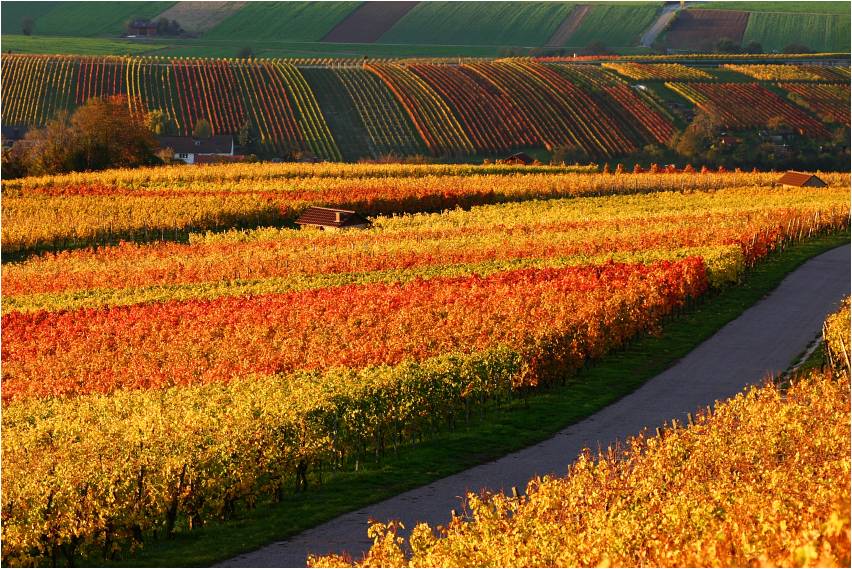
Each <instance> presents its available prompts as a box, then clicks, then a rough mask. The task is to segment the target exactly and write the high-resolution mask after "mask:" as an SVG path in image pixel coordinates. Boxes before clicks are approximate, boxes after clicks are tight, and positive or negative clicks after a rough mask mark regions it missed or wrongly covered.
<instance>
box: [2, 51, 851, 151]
mask: <svg viewBox="0 0 852 569" xmlns="http://www.w3.org/2000/svg"><path fill="white" fill-rule="evenodd" d="M569 61H573V60H572V59H568V60H564V61H563V60H558V59H556V60H531V59H504V60H492V61H489V60H477V61H470V62H467V63H463V64H458V63H450V62H441V61H433V62H428V63H427V62H421V61H417V60H411V61H406V60H400V61H394V62H390V61H388V62H381V63H379V62H369V63H366V64H363V65H348V64H346V62H345V60H338V61H335V60H280V59H257V60H233V59H229V60H224V59H218V60H217V59H196V58H156V57H124V58H119V57H70V56H31V55H5V54H4V55H3V71H2V73H3V77H2V79H3V87H2V89H3V90H2V96H3V101H4V109H3V117H2V122H3V125H4V126H11V125H25V126H28V127H38V126H42V125H44V124H46V123H47V121H49V120H50V119H51V118H53V117H54V116H56V114H57V113H58V112H60V111H72V110H73V109H75V108H76V107H78V106H80V105H82V104H83V103H85V102H86V101H87V100H88V99H89V98H92V97H106V96H113V95H122V96H126V97H127V102H128V105H129V107H130V110H131V112H133V113H135V114H137V116H140V117H144V116H145V115H146V114H147V113H148V112H150V111H153V110H159V111H162V112H163V114H164V115H165V121H164V124H163V129H164V130H163V133H164V134H175V135H184V136H188V135H189V134H190V133H191V132H192V130H193V128H194V126H195V125H196V124H197V123H198V121H200V120H202V119H206V120H208V121H209V122H210V123H211V125H212V129H213V133H214V134H237V133H238V132H239V131H240V130H241V129H244V128H248V130H249V134H250V139H251V141H250V144H248V145H247V147H246V148H244V149H242V152H243V153H254V154H259V155H261V156H264V157H282V158H292V157H298V156H302V155H304V154H305V153H308V154H310V155H315V156H317V157H319V158H323V159H327V160H341V159H344V160H347V161H357V160H359V159H361V158H377V157H380V156H383V155H387V154H395V155H399V156H406V155H414V154H425V155H429V156H432V157H434V158H438V159H443V160H447V159H450V160H458V159H463V160H468V161H471V160H472V161H477V160H481V159H482V158H499V157H503V156H506V155H507V154H510V153H512V152H515V151H518V150H526V151H529V152H533V153H534V154H535V155H537V156H544V157H547V156H549V155H550V154H552V153H557V152H561V153H562V155H564V156H565V157H566V158H567V159H569V160H571V161H574V160H581V161H585V160H597V161H608V160H613V159H619V158H623V157H628V156H632V155H635V154H637V153H640V152H641V151H643V149H645V148H646V147H647V146H648V145H656V146H662V145H665V144H667V143H668V142H669V140H670V139H671V137H672V135H674V134H675V133H676V132H678V131H679V130H681V129H682V128H683V127H684V126H685V124H686V121H685V118H684V117H685V116H686V115H684V112H685V111H684V106H687V107H692V110H691V111H689V112H690V113H694V112H695V111H696V110H698V109H701V110H703V111H705V112H708V113H710V114H711V115H713V116H715V117H717V119H718V120H719V121H720V124H721V125H722V126H723V127H725V128H729V129H734V130H738V131H754V130H756V129H757V128H761V127H762V128H766V127H767V126H769V125H770V123H772V121H773V120H776V119H777V117H782V118H783V121H784V123H785V124H787V125H790V126H791V127H795V128H796V129H797V130H798V131H799V133H800V134H803V135H807V136H808V137H809V138H810V139H815V140H827V139H829V138H830V137H831V133H832V132H833V130H834V129H835V128H837V127H842V126H846V127H848V126H849V114H848V112H844V109H848V105H849V72H848V69H844V68H842V67H826V66H814V65H807V64H806V65H799V66H795V65H774V66H773V65H752V64H745V65H725V66H723V67H719V66H718V65H707V66H703V67H695V66H685V65H680V64H675V63H671V62H669V63H659V64H642V63H636V62H627V61H625V62H622V63H607V62H604V63H603V64H598V63H597V62H596V61H589V62H586V63H583V64H578V63H569ZM659 61H662V62H664V61H666V60H659ZM671 61H673V60H671ZM727 61H730V62H731V63H734V62H737V61H739V60H738V59H736V58H731V59H728V60H727ZM637 79H639V80H641V81H643V82H644V83H645V84H643V85H642V86H641V88H639V87H636V85H635V83H636V80H637ZM777 81H783V82H784V83H777ZM541 152H543V153H544V154H541ZM566 152H567V153H568V154H567V155H566V154H565V153H566Z"/></svg>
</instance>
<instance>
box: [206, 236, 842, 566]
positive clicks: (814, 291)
mask: <svg viewBox="0 0 852 569" xmlns="http://www.w3.org/2000/svg"><path fill="white" fill-rule="evenodd" d="M849 289H850V247H849V245H844V246H842V247H838V248H836V249H833V250H831V251H828V252H827V253H824V254H822V255H820V256H818V257H815V258H814V259H811V260H810V261H808V262H807V263H805V264H804V265H802V266H801V267H800V268H799V269H797V270H796V271H794V272H793V273H791V274H790V275H788V276H787V278H785V279H784V281H783V282H782V283H781V285H780V286H779V287H778V288H777V289H776V290H775V291H773V292H772V293H771V294H770V295H769V296H767V297H766V298H764V299H763V300H761V301H760V302H758V303H757V304H755V305H754V306H752V307H751V308H749V309H748V310H746V311H745V312H744V313H743V314H742V315H741V316H740V317H739V318H738V319H736V320H735V321H733V322H730V323H729V324H728V325H726V326H725V327H724V328H722V330H720V331H719V332H717V333H716V334H715V335H714V336H713V337H711V338H710V339H708V340H707V341H705V342H704V343H703V344H701V345H700V346H698V347H697V348H696V349H695V350H693V351H692V352H691V353H690V354H689V355H688V356H686V357H685V358H683V359H682V360H680V361H679V362H677V363H676V364H675V365H674V366H673V367H671V368H669V369H668V370H667V371H665V372H663V373H661V374H660V375H658V376H656V377H655V378H653V379H651V380H650V381H648V382H647V383H646V384H645V385H643V386H642V387H640V388H639V389H638V390H636V391H635V392H633V393H632V394H630V395H628V396H626V397H624V398H622V399H620V400H619V401H617V402H615V403H613V404H612V405H610V406H609V407H606V408H605V409H602V410H601V411H599V412H598V413H596V414H594V415H592V416H591V417H589V418H587V419H585V420H583V421H581V422H580V423H577V424H575V425H572V426H570V427H568V428H566V429H564V430H562V431H560V432H559V433H558V434H556V435H555V436H554V437H553V438H551V439H549V440H546V441H544V442H542V443H540V444H537V445H534V446H532V447H529V448H526V449H524V450H521V451H519V452H516V453H513V454H510V455H508V456H505V457H503V458H501V459H499V460H496V461H494V462H490V463H487V464H483V465H480V466H477V467H474V468H471V469H469V470H466V471H464V472H461V473H459V474H455V475H453V476H449V477H447V478H443V479H441V480H438V481H436V482H434V483H432V484H429V485H427V486H423V487H421V488H417V489H414V490H411V491H409V492H405V493H404V494H400V495H399V496H396V497H394V498H391V499H388V500H385V501H383V502H380V503H378V504H374V505H372V506H369V507H366V508H362V509H360V510H357V511H355V512H351V513H348V514H345V515H343V516H340V517H338V518H336V519H334V520H331V521H329V522H327V523H325V524H322V525H320V526H318V527H316V528H313V529H311V530H308V531H305V532H303V533H301V534H299V535H297V536H294V537H293V538H292V539H289V540H287V541H281V542H277V543H273V544H271V545H269V546H266V547H264V548H262V549H259V550H257V551H254V552H251V553H247V554H244V555H240V556H238V557H235V558H233V559H230V560H228V561H226V562H224V563H222V564H221V565H220V566H222V567H300V566H304V564H305V558H306V555H307V554H308V552H312V553H328V552H343V551H347V552H349V553H350V554H352V555H353V556H359V554H360V553H361V552H363V551H364V550H365V549H366V548H368V547H369V546H370V541H369V540H368V539H367V520H368V519H369V518H374V519H377V520H382V521H386V520H389V519H400V520H402V521H403V523H404V524H405V527H406V528H409V529H410V528H412V527H414V524H415V523H416V522H419V521H426V522H429V523H430V524H432V525H435V524H442V523H446V522H447V521H448V519H449V511H450V510H451V509H452V508H459V507H460V504H461V499H460V496H463V495H464V494H465V492H466V490H474V491H477V490H480V489H483V488H489V489H492V490H493V489H497V490H499V489H504V490H507V491H508V490H509V489H510V488H511V487H512V486H517V488H518V489H519V490H523V488H525V486H526V482H527V481H528V480H529V479H530V478H532V477H533V476H535V475H544V474H549V473H556V474H563V473H564V472H566V469H567V465H568V463H570V462H571V461H572V460H573V459H574V458H575V457H576V456H577V455H578V454H579V453H580V451H581V450H582V449H583V448H584V447H590V448H593V449H594V448H597V446H598V444H600V445H601V446H603V447H604V448H605V447H606V446H607V445H609V444H611V443H613V442H615V441H616V440H624V439H625V438H627V437H629V436H631V435H633V434H635V433H638V432H639V431H641V430H642V429H643V428H645V427H648V428H651V429H653V428H654V427H657V426H660V425H662V424H663V423H664V422H666V421H668V420H671V419H672V418H677V419H679V421H685V420H686V413H688V412H691V411H694V410H696V409H698V408H701V407H705V406H707V405H712V404H713V403H714V402H715V401H716V400H721V399H726V398H728V397H731V396H732V395H734V394H736V393H738V392H739V391H741V390H742V389H743V388H744V387H746V386H747V385H750V384H754V383H760V381H761V380H762V379H763V378H764V377H765V376H766V375H767V374H768V373H776V374H777V373H779V372H782V371H784V370H785V369H787V367H788V366H789V365H790V364H791V363H792V362H793V360H794V359H795V358H796V357H797V356H799V355H800V354H801V352H802V351H803V350H804V349H805V348H806V347H807V346H808V344H809V343H810V342H811V341H812V340H813V339H814V338H815V337H816V336H817V334H819V332H820V330H821V327H822V321H823V320H824V319H825V317H826V316H827V315H828V314H829V313H830V312H832V311H833V310H834V309H835V307H836V306H837V304H838V302H839V300H840V299H841V298H842V297H843V296H845V295H848V294H849Z"/></svg>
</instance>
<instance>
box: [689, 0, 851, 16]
mask: <svg viewBox="0 0 852 569" xmlns="http://www.w3.org/2000/svg"><path fill="white" fill-rule="evenodd" d="M693 7H694V8H698V9H700V10H740V11H742V12H789V13H796V14H849V2H702V3H701V4H697V5H695V6H693Z"/></svg>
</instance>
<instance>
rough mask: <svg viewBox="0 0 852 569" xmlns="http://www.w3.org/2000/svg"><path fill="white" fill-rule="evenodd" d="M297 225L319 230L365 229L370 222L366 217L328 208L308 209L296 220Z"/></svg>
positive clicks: (344, 210) (352, 212) (348, 211)
mask: <svg viewBox="0 0 852 569" xmlns="http://www.w3.org/2000/svg"><path fill="white" fill-rule="evenodd" d="M296 224H297V225H307V226H309V227H319V228H320V229H324V230H329V229H366V228H368V227H369V226H370V220H368V219H367V218H366V217H364V216H362V215H360V214H358V213H356V212H354V211H351V210H348V209H332V208H329V207H309V208H308V209H306V210H305V212H304V213H303V214H302V215H301V216H299V219H297V220H296Z"/></svg>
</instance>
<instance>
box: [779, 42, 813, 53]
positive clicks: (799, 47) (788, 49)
mask: <svg viewBox="0 0 852 569" xmlns="http://www.w3.org/2000/svg"><path fill="white" fill-rule="evenodd" d="M783 51H784V53H811V49H810V48H809V47H808V46H806V45H803V44H800V43H791V44H788V45H787V46H785V47H784V49H783Z"/></svg>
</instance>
